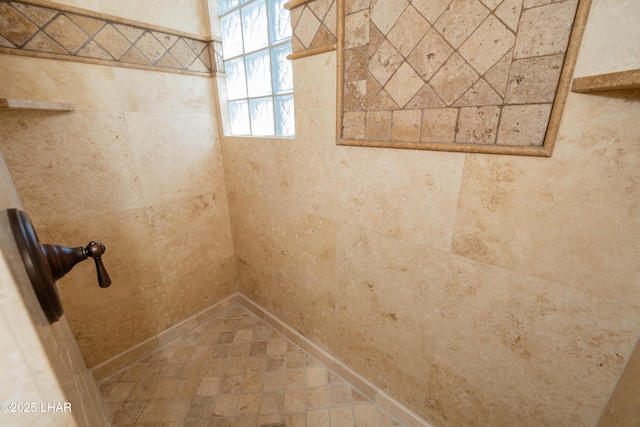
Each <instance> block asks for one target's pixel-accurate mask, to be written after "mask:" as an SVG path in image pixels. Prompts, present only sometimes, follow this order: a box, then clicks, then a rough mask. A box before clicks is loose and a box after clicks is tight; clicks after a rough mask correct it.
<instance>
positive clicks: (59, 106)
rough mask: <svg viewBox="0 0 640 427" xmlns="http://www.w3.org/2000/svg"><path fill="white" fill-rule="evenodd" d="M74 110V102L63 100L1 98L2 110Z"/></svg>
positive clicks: (0, 109) (0, 108) (0, 106)
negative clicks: (69, 102) (68, 102)
mask: <svg viewBox="0 0 640 427" xmlns="http://www.w3.org/2000/svg"><path fill="white" fill-rule="evenodd" d="M9 110H23V111H33V110H40V111H74V110H75V108H74V107H73V104H66V103H63V102H48V101H32V100H30V99H11V98H0V111H9Z"/></svg>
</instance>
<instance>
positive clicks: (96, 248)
mask: <svg viewBox="0 0 640 427" xmlns="http://www.w3.org/2000/svg"><path fill="white" fill-rule="evenodd" d="M84 250H85V252H86V254H87V255H88V256H90V257H91V258H93V260H94V261H95V262H96V270H97V271H98V285H99V286H100V287H101V288H108V287H109V286H110V285H111V278H110V277H109V273H107V269H106V268H104V264H103V263H102V254H104V252H105V251H106V250H107V249H106V248H105V247H104V245H103V244H102V243H100V242H91V243H89V244H88V245H87V247H86V248H84Z"/></svg>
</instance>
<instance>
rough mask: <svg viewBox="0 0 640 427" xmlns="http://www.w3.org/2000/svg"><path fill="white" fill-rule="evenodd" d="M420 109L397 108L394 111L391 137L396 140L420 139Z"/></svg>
mask: <svg viewBox="0 0 640 427" xmlns="http://www.w3.org/2000/svg"><path fill="white" fill-rule="evenodd" d="M421 116H422V111H420V110H396V111H394V112H393V120H392V121H393V128H392V130H391V139H392V140H394V141H419V140H420V119H421Z"/></svg>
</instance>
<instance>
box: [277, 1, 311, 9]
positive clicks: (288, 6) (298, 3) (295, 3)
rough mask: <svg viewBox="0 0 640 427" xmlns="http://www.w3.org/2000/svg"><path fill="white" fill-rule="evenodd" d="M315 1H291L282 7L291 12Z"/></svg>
mask: <svg viewBox="0 0 640 427" xmlns="http://www.w3.org/2000/svg"><path fill="white" fill-rule="evenodd" d="M312 1H314V0H291V1H289V2H286V3H285V4H283V5H282V7H284V8H285V9H287V10H291V9H293V8H294V7H298V6H302V5H303V4H305V3H309V2H312Z"/></svg>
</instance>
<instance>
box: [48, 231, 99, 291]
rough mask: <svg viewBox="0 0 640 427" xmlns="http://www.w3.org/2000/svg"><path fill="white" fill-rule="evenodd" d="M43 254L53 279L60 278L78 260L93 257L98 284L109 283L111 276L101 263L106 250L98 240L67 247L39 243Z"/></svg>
mask: <svg viewBox="0 0 640 427" xmlns="http://www.w3.org/2000/svg"><path fill="white" fill-rule="evenodd" d="M40 248H41V250H42V254H43V255H44V259H45V265H46V267H47V269H48V270H49V271H50V273H51V276H52V277H53V278H54V279H55V280H58V279H61V278H62V277H64V276H65V275H66V274H67V273H68V272H70V271H71V269H72V268H73V267H74V266H75V265H76V264H77V263H79V262H82V261H84V260H85V259H87V258H93V260H94V261H95V263H96V270H97V272H98V285H99V286H100V287H101V288H107V287H109V285H111V278H110V277H109V273H107V269H106V268H104V264H103V263H102V258H101V257H102V255H103V254H104V252H105V251H106V248H105V247H104V245H103V244H102V243H100V242H90V243H89V244H88V245H87V246H86V247H84V248H83V247H82V246H79V247H77V248H68V247H66V246H60V245H42V244H41V245H40Z"/></svg>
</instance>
